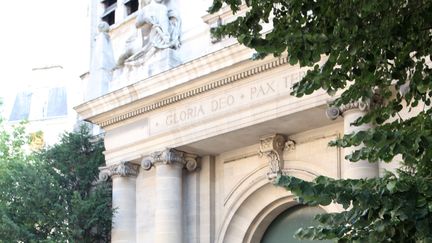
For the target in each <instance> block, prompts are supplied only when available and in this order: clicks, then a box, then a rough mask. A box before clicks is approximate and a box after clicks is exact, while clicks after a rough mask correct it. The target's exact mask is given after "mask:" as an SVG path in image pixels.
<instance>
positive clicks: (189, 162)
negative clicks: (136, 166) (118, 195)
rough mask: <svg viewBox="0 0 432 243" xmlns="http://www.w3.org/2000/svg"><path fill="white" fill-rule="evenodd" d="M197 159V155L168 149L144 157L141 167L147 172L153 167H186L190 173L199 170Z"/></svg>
mask: <svg viewBox="0 0 432 243" xmlns="http://www.w3.org/2000/svg"><path fill="white" fill-rule="evenodd" d="M197 158H198V156H197V155H194V154H189V153H186V152H182V151H179V150H176V149H172V148H167V149H165V150H163V151H157V152H154V153H151V154H150V155H149V156H146V157H144V158H143V160H142V161H141V166H142V168H143V169H145V170H150V169H151V167H152V166H156V167H157V166H159V165H168V164H175V165H179V166H181V167H185V168H186V169H187V170H188V171H194V170H195V169H196V168H197Z"/></svg>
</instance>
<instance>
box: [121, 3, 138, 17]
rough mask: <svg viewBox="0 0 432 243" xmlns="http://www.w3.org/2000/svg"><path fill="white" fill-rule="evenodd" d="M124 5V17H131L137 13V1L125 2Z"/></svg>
mask: <svg viewBox="0 0 432 243" xmlns="http://www.w3.org/2000/svg"><path fill="white" fill-rule="evenodd" d="M124 5H125V7H126V15H128V16H129V15H131V14H132V13H135V12H136V11H138V5H139V4H138V0H125V1H124Z"/></svg>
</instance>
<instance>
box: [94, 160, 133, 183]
mask: <svg viewBox="0 0 432 243" xmlns="http://www.w3.org/2000/svg"><path fill="white" fill-rule="evenodd" d="M138 171H139V165H137V164H134V163H131V162H127V161H122V162H120V163H118V164H115V165H110V166H104V167H99V180H98V181H107V180H108V179H109V178H110V177H113V176H122V177H126V176H137V175H138Z"/></svg>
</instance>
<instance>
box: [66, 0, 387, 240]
mask: <svg viewBox="0 0 432 243" xmlns="http://www.w3.org/2000/svg"><path fill="white" fill-rule="evenodd" d="M210 4H211V1H209V0H194V1H191V0H171V1H161V0H157V1H155V0H151V1H141V2H139V1H136V2H134V1H123V0H118V1H109V0H102V1H100V0H94V1H92V4H91V5H92V8H91V10H92V11H91V13H92V14H93V16H94V17H93V19H94V21H93V26H94V28H93V29H96V26H97V25H99V33H96V31H94V34H93V36H92V38H94V41H93V42H92V61H91V63H92V64H91V67H90V72H89V75H87V77H86V78H87V80H86V81H87V82H88V86H87V90H88V101H86V102H85V103H83V104H81V105H79V106H77V107H76V108H75V109H76V110H77V112H78V113H79V114H80V116H81V117H82V118H83V119H85V120H87V121H90V122H92V123H93V124H96V125H98V126H100V127H101V128H102V129H103V131H104V133H105V136H104V141H105V147H106V151H105V158H106V166H104V167H102V168H101V176H100V177H101V179H110V180H112V186H113V207H115V208H117V211H116V214H115V216H114V219H113V229H112V242H125V243H126V242H128V243H130V242H145V243H147V242H149V243H152V242H156V243H181V242H183V243H258V242H264V243H265V242H280V241H274V239H277V238H278V237H280V236H278V235H277V234H280V230H279V233H278V231H277V230H272V229H273V228H274V227H276V226H274V225H275V224H276V223H275V221H277V220H279V221H280V220H281V219H280V218H281V217H282V216H281V215H285V216H283V217H287V219H288V220H285V221H284V222H283V223H282V225H284V227H285V226H286V227H291V226H290V225H289V224H290V223H294V224H295V223H298V222H300V221H302V220H309V219H306V218H311V217H313V214H315V213H317V212H331V211H335V210H339V208H338V207H336V206H329V207H324V208H315V209H313V210H315V211H313V210H312V211H307V210H309V209H307V208H305V207H301V206H297V203H296V201H295V199H294V196H293V195H292V194H291V193H290V192H289V191H286V190H285V189H283V188H280V187H276V186H274V185H273V183H272V181H273V179H274V177H275V175H277V174H278V173H283V174H288V175H293V176H296V177H299V178H302V179H306V180H311V179H313V178H314V177H316V176H317V175H325V176H329V177H334V178H361V177H374V176H377V175H378V174H379V173H380V170H381V169H382V168H380V167H379V165H377V164H369V163H367V162H366V161H361V162H359V163H356V164H351V163H348V162H346V161H344V159H343V158H344V154H346V153H349V152H350V151H349V150H346V151H342V150H340V149H338V148H334V147H329V146H328V142H329V141H331V140H334V139H336V138H338V137H340V136H342V135H343V134H344V133H350V132H352V131H354V129H364V128H365V127H355V128H353V127H351V126H350V123H351V122H352V121H353V120H354V119H356V118H357V117H359V116H360V115H362V114H363V112H364V109H366V108H367V107H365V105H364V104H361V103H356V104H352V105H350V106H346V107H340V108H337V109H332V110H329V109H328V107H327V103H328V101H329V99H330V98H331V97H329V96H328V95H327V94H325V93H324V92H318V93H315V94H313V95H309V96H305V97H302V98H296V97H293V96H291V95H290V91H291V88H292V86H293V84H294V83H295V82H297V81H299V80H300V79H301V78H302V77H303V75H304V74H305V72H306V71H307V69H305V68H300V67H299V66H291V65H290V64H288V62H287V60H286V58H285V57H283V56H282V57H267V58H265V59H263V60H258V61H252V60H251V59H250V58H251V56H252V54H253V51H252V50H250V49H247V48H245V47H243V46H241V45H239V44H238V43H236V41H235V40H233V39H229V38H227V39H222V40H215V39H212V38H211V36H210V34H209V30H210V28H211V27H214V26H216V25H218V24H220V23H224V22H227V21H230V20H232V19H233V18H234V16H232V14H231V11H230V9H229V8H223V9H222V10H221V11H220V12H219V13H217V14H214V15H209V14H208V13H207V12H206V9H207V8H208V6H210ZM131 6H132V7H131ZM243 11H245V8H243V9H241V10H240V12H239V13H238V14H240V15H241V14H242V12H243ZM101 19H102V20H104V21H106V22H107V23H104V24H100V23H99V22H100V20H101ZM326 113H327V116H326ZM328 116H330V117H331V118H333V120H332V119H328ZM285 212H289V213H288V214H284V213H285ZM290 215H291V216H290ZM296 215H297V216H296ZM302 215H303V216H304V217H305V218H302V217H303V216H302ZM290 217H291V218H290ZM296 217H297V218H296ZM278 218H279V219H278ZM289 219H291V220H289ZM282 221H283V219H282ZM294 229H296V228H295V227H294ZM287 231H289V230H287ZM272 232H275V233H272ZM285 233H288V234H291V235H292V233H293V232H285ZM272 234H273V235H272ZM272 240H273V241H272ZM286 242H296V241H295V240H294V239H293V240H292V241H291V240H286Z"/></svg>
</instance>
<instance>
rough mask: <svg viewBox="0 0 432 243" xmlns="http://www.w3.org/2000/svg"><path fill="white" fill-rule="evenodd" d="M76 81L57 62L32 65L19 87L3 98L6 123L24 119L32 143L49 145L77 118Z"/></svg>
mask: <svg viewBox="0 0 432 243" xmlns="http://www.w3.org/2000/svg"><path fill="white" fill-rule="evenodd" d="M79 82H80V79H79V78H78V77H74V75H71V74H70V73H68V72H67V71H66V70H64V68H63V67H62V66H59V65H53V66H44V67H38V68H33V69H32V72H31V74H30V75H29V76H28V80H27V82H25V83H24V84H22V86H23V88H22V89H20V90H19V91H18V92H17V93H16V94H14V95H13V98H9V99H7V100H5V111H4V114H5V115H6V118H7V121H8V122H7V124H9V125H14V124H16V123H19V122H21V121H28V124H27V126H26V127H27V131H28V132H29V133H30V134H31V135H32V137H34V136H36V137H37V141H35V144H33V145H34V146H36V147H40V146H43V145H53V144H54V143H56V142H57V141H58V138H59V136H60V134H62V133H63V132H65V131H71V130H72V129H73V128H74V126H75V124H76V123H77V121H78V116H77V114H76V112H75V111H74V110H73V106H74V105H76V104H78V103H80V102H82V101H83V95H82V92H81V91H80V90H81V89H79V86H80V83H79ZM36 137H35V138H36ZM36 147H35V148H36Z"/></svg>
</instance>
